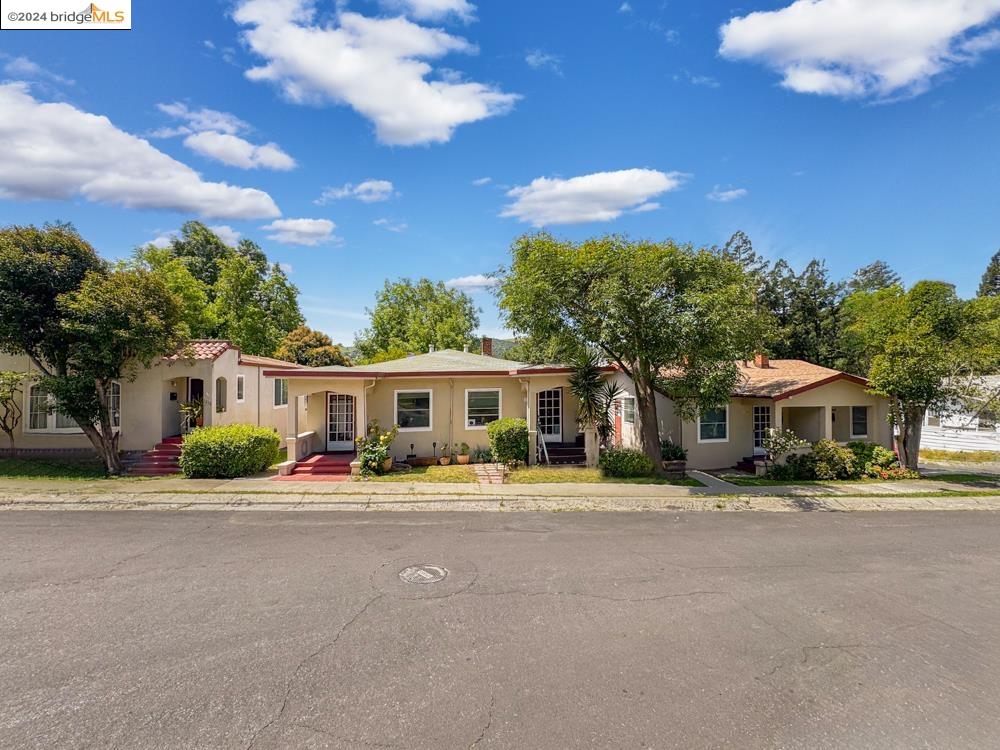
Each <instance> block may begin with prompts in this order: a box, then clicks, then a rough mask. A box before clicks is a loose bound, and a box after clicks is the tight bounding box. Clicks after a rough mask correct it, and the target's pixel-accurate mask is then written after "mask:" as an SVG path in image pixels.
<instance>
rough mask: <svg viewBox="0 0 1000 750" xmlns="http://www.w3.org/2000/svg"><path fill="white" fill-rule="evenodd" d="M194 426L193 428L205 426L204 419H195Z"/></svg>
mask: <svg viewBox="0 0 1000 750" xmlns="http://www.w3.org/2000/svg"><path fill="white" fill-rule="evenodd" d="M194 426H195V427H204V426H205V418H204V417H195V420H194Z"/></svg>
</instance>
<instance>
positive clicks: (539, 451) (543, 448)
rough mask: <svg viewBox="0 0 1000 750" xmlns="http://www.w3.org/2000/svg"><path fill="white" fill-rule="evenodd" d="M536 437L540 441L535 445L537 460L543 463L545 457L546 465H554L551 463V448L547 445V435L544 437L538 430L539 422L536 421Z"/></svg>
mask: <svg viewBox="0 0 1000 750" xmlns="http://www.w3.org/2000/svg"><path fill="white" fill-rule="evenodd" d="M535 436H536V437H535V439H536V440H537V441H538V442H537V444H536V445H535V460H536V461H538V462H539V463H541V461H542V458H543V457H544V458H545V463H546V464H549V463H552V462H551V461H549V448H548V446H547V445H545V435H543V434H542V431H541V430H539V429H538V422H537V420H536V421H535Z"/></svg>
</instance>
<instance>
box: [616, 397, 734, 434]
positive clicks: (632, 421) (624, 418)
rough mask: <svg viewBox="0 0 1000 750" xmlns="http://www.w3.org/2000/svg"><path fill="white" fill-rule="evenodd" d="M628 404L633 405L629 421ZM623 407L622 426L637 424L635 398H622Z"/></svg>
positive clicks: (727, 430)
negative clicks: (626, 405) (626, 406)
mask: <svg viewBox="0 0 1000 750" xmlns="http://www.w3.org/2000/svg"><path fill="white" fill-rule="evenodd" d="M626 402H631V403H632V419H629V418H628V417H627V416H626V415H627V414H628V409H626V408H625V403H626ZM621 407H622V424H635V422H636V419H635V415H636V403H635V396H628V395H626V396H622V398H621ZM726 434H727V435H728V434H729V429H728V426H727V428H726Z"/></svg>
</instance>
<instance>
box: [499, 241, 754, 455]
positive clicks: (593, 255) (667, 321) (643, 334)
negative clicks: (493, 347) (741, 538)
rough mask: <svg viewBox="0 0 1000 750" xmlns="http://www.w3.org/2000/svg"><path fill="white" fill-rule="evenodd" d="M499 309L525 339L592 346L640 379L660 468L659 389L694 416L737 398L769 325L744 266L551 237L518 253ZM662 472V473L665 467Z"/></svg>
mask: <svg viewBox="0 0 1000 750" xmlns="http://www.w3.org/2000/svg"><path fill="white" fill-rule="evenodd" d="M511 256H512V260H511V265H510V268H509V269H504V270H503V271H502V272H501V274H500V281H499V285H498V296H499V304H500V309H501V311H502V312H503V314H504V317H505V318H506V321H507V323H508V325H509V326H510V327H511V328H512V329H513V330H514V331H515V332H517V333H521V334H528V335H531V336H533V337H536V338H538V339H539V340H542V341H545V340H551V339H553V338H559V337H567V338H570V339H572V340H575V341H576V342H577V343H578V345H579V346H580V347H581V348H582V347H585V346H592V347H595V348H597V349H598V350H600V352H601V353H602V355H603V356H604V357H606V358H607V359H608V360H610V361H612V362H614V363H616V364H617V365H618V366H619V367H621V369H622V370H623V371H624V372H625V373H626V374H627V375H629V377H631V378H632V381H633V382H634V384H635V389H636V393H635V395H636V405H637V408H638V412H639V417H640V432H641V435H642V445H643V451H644V452H645V453H646V455H647V456H649V457H650V459H651V460H652V461H653V462H654V463H655V465H656V466H657V467H660V465H661V464H660V437H659V433H658V428H657V424H658V423H657V418H656V400H655V392H656V390H657V389H662V390H663V391H664V392H666V393H668V394H669V395H670V396H671V398H673V399H674V402H675V406H676V409H677V412H678V413H679V414H680V415H681V416H682V417H683V418H685V419H694V418H696V417H697V416H698V414H699V413H700V412H701V411H702V410H703V409H706V408H711V407H717V406H719V405H721V404H725V403H727V402H728V400H729V397H730V394H731V393H732V389H733V387H734V386H735V385H736V383H737V380H738V378H739V371H738V367H737V362H738V361H739V360H741V359H746V358H749V357H750V356H751V355H752V354H753V353H754V351H755V350H756V349H757V348H758V346H759V343H760V335H761V330H762V327H763V321H762V320H761V315H760V313H759V310H758V308H757V304H756V301H755V299H754V284H753V280H752V279H751V278H750V277H749V276H748V275H747V274H746V272H745V271H744V270H743V269H742V268H741V267H740V266H739V265H738V264H737V263H735V262H733V261H732V260H729V259H728V258H725V257H723V256H721V255H720V254H719V253H717V252H713V251H709V250H695V249H694V248H693V247H691V246H690V245H685V246H678V245H676V244H674V243H673V242H662V243H654V242H645V241H631V240H628V239H626V238H623V237H618V236H606V237H598V238H595V239H591V240H586V241H584V242H582V243H579V244H576V243H572V242H567V241H561V240H557V239H556V238H555V237H553V236H552V235H549V234H547V233H538V234H533V235H526V236H524V237H521V238H519V239H518V240H516V241H515V242H514V244H513V246H512V247H511ZM658 470H659V469H658Z"/></svg>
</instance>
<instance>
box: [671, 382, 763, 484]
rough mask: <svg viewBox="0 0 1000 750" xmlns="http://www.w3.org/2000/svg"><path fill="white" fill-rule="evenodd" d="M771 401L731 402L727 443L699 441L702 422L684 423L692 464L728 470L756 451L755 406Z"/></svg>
mask: <svg viewBox="0 0 1000 750" xmlns="http://www.w3.org/2000/svg"><path fill="white" fill-rule="evenodd" d="M766 403H770V402H768V401H762V400H757V399H742V398H737V399H733V400H732V401H730V402H729V429H728V430H727V439H726V441H725V442H707V443H703V442H699V440H698V424H697V422H695V421H692V420H688V421H685V422H683V423H682V424H681V445H683V446H684V447H685V448H687V452H688V466H689V467H690V468H692V469H725V468H728V467H730V466H735V465H736V464H737V463H738V462H739V460H740V459H741V458H743V457H744V456H750V455H752V454H753V407H754V405H755V404H758V405H761V404H766Z"/></svg>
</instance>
